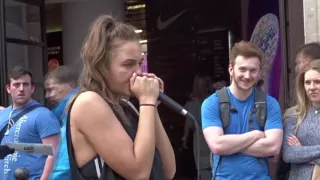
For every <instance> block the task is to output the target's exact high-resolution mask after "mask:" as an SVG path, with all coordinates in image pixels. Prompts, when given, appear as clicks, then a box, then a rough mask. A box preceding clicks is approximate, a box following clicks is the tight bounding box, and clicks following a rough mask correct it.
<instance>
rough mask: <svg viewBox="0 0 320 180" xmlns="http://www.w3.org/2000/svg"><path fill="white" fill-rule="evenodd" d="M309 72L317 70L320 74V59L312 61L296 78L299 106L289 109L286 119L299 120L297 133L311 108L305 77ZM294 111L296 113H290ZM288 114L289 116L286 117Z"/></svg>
mask: <svg viewBox="0 0 320 180" xmlns="http://www.w3.org/2000/svg"><path fill="white" fill-rule="evenodd" d="M309 70H315V71H317V72H319V73H320V59H317V60H314V61H311V62H310V63H309V64H308V65H307V66H306V67H305V68H304V69H303V70H302V71H301V72H300V73H299V74H298V76H297V78H296V96H297V104H296V106H294V107H292V108H289V109H288V110H287V111H286V113H285V117H284V119H287V118H288V117H293V118H297V124H296V132H297V130H298V127H299V125H300V124H301V123H302V121H303V119H304V118H305V116H306V114H307V110H308V108H309V107H310V106H311V102H310V100H309V99H308V97H307V93H306V90H305V88H304V80H305V79H304V76H305V74H306V72H308V71H309ZM292 111H294V112H295V113H290V112H292ZM286 114H288V115H286Z"/></svg>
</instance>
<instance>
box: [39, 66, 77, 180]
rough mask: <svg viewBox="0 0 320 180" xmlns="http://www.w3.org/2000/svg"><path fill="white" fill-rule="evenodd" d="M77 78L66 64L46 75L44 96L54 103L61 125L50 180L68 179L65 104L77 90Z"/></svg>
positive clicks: (53, 110) (54, 109)
mask: <svg viewBox="0 0 320 180" xmlns="http://www.w3.org/2000/svg"><path fill="white" fill-rule="evenodd" d="M77 80H78V75H77V73H76V72H74V71H72V70H71V69H70V68H69V67H67V66H59V67H57V68H55V69H54V70H53V71H51V72H49V73H48V74H47V75H46V79H45V89H46V98H47V99H48V100H49V101H50V102H51V103H52V104H53V105H54V108H53V109H52V112H53V113H54V114H55V116H56V117H57V118H58V119H59V121H60V125H61V127H60V130H61V134H60V142H59V146H58V148H57V153H56V158H55V164H54V167H53V169H52V173H51V175H50V180H69V179H70V165H69V156H68V147H67V142H66V140H67V137H66V123H67V112H66V110H67V109H66V106H67V104H68V102H69V100H70V98H72V96H74V95H75V93H76V92H77V91H78V90H79V87H77Z"/></svg>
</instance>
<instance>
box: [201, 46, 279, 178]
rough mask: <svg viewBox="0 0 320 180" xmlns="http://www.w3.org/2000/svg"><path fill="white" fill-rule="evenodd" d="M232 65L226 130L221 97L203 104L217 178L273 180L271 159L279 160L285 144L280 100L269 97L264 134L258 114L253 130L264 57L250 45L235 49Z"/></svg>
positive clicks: (206, 133)
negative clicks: (258, 83) (223, 123)
mask: <svg viewBox="0 0 320 180" xmlns="http://www.w3.org/2000/svg"><path fill="white" fill-rule="evenodd" d="M230 58H231V59H230V65H229V74H230V76H231V85H230V86H229V87H227V88H226V91H227V94H228V96H229V99H230V106H231V107H232V108H231V110H232V111H231V110H230V111H229V113H230V122H229V124H228V126H226V127H225V128H223V125H222V119H221V116H220V109H219V107H220V106H219V103H220V101H219V96H218V95H217V93H214V94H213V95H211V96H210V97H208V98H207V99H206V100H205V101H204V102H203V104H202V109H201V110H202V128H203V133H204V136H205V139H206V141H207V143H208V145H209V148H210V149H211V151H212V152H213V154H214V156H213V170H212V173H213V177H214V178H215V179H216V180H222V179H223V180H237V179H239V180H240V179H241V180H256V179H259V180H271V175H270V173H269V167H268V157H273V156H277V155H278V154H279V152H280V148H281V144H282V136H283V130H282V122H281V109H280V106H279V103H278V102H277V100H276V99H274V98H273V97H271V96H268V95H266V108H267V111H266V112H267V114H266V115H267V117H266V121H265V125H264V129H262V130H260V128H259V125H258V123H257V119H256V115H255V113H253V114H252V116H251V117H252V127H251V126H250V125H249V119H250V117H249V115H250V114H251V111H252V109H254V102H255V101H254V97H255V93H256V91H257V90H256V89H255V88H254V86H255V84H256V82H257V81H258V80H259V76H260V72H261V67H262V63H263V62H262V61H263V55H262V52H261V51H260V50H259V48H257V47H256V46H254V45H253V44H251V43H249V42H244V41H241V42H239V43H236V44H235V46H234V47H233V48H232V51H231V57H230Z"/></svg>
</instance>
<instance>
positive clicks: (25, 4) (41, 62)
mask: <svg viewBox="0 0 320 180" xmlns="http://www.w3.org/2000/svg"><path fill="white" fill-rule="evenodd" d="M44 5H45V3H44V0H2V1H1V4H0V8H1V10H0V12H1V15H0V18H1V19H0V22H3V23H1V29H2V30H0V32H1V38H0V41H1V46H0V48H1V50H2V51H1V53H0V55H1V57H2V61H1V89H0V90H1V92H0V93H1V103H2V104H0V105H5V106H6V105H8V104H10V98H8V96H7V93H6V90H5V89H4V87H5V84H6V80H7V77H8V73H9V72H10V71H11V69H12V68H13V67H14V66H22V67H25V68H27V69H29V70H30V71H31V72H32V74H33V80H34V82H35V85H36V91H35V93H34V96H33V98H34V99H35V100H37V101H39V102H41V103H44V102H45V98H44V85H43V80H44V75H45V73H46V72H47V52H46V36H45V24H44V7H45V6H44Z"/></svg>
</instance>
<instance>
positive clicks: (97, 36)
mask: <svg viewBox="0 0 320 180" xmlns="http://www.w3.org/2000/svg"><path fill="white" fill-rule="evenodd" d="M134 30H135V28H134V27H133V26H131V25H129V24H125V23H123V22H119V21H116V20H115V19H113V18H112V17H111V16H109V15H101V16H99V17H98V18H97V19H96V20H95V21H94V22H93V23H92V25H91V27H90V29H89V33H88V35H87V38H86V40H85V41H84V44H83V47H82V50H81V58H82V61H83V70H82V73H81V75H80V78H79V86H80V91H79V92H78V93H77V94H76V95H75V97H74V98H73V99H71V101H73V100H74V99H75V98H76V97H77V96H78V95H79V94H80V93H82V92H84V91H94V92H96V93H97V94H99V95H100V96H101V97H102V98H103V99H105V100H106V101H107V102H109V103H111V104H112V105H113V107H114V108H115V110H116V111H117V112H118V113H119V115H120V116H122V118H123V119H126V118H125V116H124V112H123V109H122V108H121V106H119V103H120V101H119V99H116V97H117V95H116V94H114V93H113V92H111V90H110V89H109V87H108V83H107V79H108V77H107V76H106V74H107V72H108V70H109V68H110V63H111V55H112V51H113V49H114V48H117V47H118V46H120V45H121V41H137V42H138V41H139V36H138V35H137V34H136V33H135V31H134ZM118 96H119V95H118ZM126 123H128V122H126Z"/></svg>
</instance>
